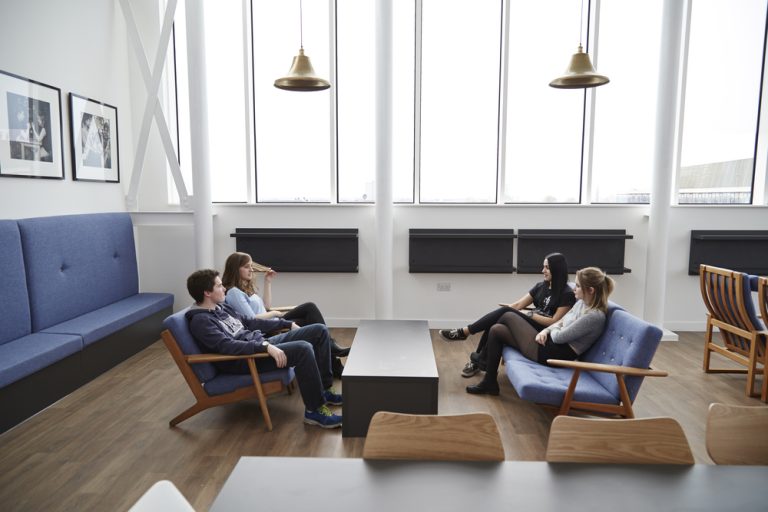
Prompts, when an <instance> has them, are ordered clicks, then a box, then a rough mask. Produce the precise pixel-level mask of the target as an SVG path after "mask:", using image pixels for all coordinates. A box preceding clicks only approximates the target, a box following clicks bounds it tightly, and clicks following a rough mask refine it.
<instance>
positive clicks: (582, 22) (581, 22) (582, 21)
mask: <svg viewBox="0 0 768 512" xmlns="http://www.w3.org/2000/svg"><path fill="white" fill-rule="evenodd" d="M580 14H581V17H580V18H579V46H581V35H582V31H583V30H584V0H581V13H580Z"/></svg>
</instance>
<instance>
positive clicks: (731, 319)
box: [699, 265, 757, 357]
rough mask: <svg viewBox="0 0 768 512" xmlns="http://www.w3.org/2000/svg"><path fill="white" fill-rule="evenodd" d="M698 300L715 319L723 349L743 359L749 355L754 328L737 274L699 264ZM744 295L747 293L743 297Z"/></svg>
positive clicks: (744, 284) (755, 327)
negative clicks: (735, 353)
mask: <svg viewBox="0 0 768 512" xmlns="http://www.w3.org/2000/svg"><path fill="white" fill-rule="evenodd" d="M699 284H700V287H701V298H702V300H703V301H704V306H706V308H707V311H708V312H709V314H710V315H711V316H712V318H714V319H715V320H718V321H720V322H722V323H723V324H726V325H720V324H716V325H717V327H719V328H720V335H721V337H722V339H723V343H724V344H725V346H726V348H728V349H729V350H733V351H735V352H738V353H740V354H742V355H744V356H747V357H748V356H749V353H750V337H751V333H752V332H754V331H755V330H756V329H757V326H756V325H755V324H754V323H753V321H752V319H751V318H750V315H749V313H747V309H746V305H745V303H744V297H745V294H744V287H745V286H749V284H748V283H745V282H744V276H743V274H742V273H741V272H734V271H732V270H728V269H724V268H719V267H713V266H710V265H701V266H700V267H699ZM747 295H748V294H747Z"/></svg>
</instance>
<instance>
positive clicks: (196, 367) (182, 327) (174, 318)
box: [163, 307, 253, 384]
mask: <svg viewBox="0 0 768 512" xmlns="http://www.w3.org/2000/svg"><path fill="white" fill-rule="evenodd" d="M188 310H189V307H186V308H184V309H182V310H181V311H179V312H177V313H174V314H172V315H171V316H169V317H168V318H166V319H165V320H163V327H165V328H166V329H168V330H169V331H171V334H173V337H174V338H176V343H178V344H179V348H180V349H181V352H182V353H183V354H184V355H187V356H191V355H194V354H200V353H201V352H200V347H198V345H197V342H196V341H195V338H193V337H192V333H191V332H190V331H189V322H188V321H187V319H186V317H185V316H184V315H185V314H186V313H187V311H188ZM190 366H191V367H192V371H194V372H195V375H197V378H198V379H199V380H200V382H201V383H203V384H205V383H206V382H208V381H210V380H212V379H213V378H214V377H216V374H217V373H218V372H217V371H216V367H215V366H213V365H212V364H211V363H200V364H193V365H190ZM251 383H253V380H251Z"/></svg>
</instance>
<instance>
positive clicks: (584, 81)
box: [549, 0, 610, 89]
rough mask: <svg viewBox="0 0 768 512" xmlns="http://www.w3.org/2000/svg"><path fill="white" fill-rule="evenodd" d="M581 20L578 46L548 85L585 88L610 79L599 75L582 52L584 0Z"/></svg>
mask: <svg viewBox="0 0 768 512" xmlns="http://www.w3.org/2000/svg"><path fill="white" fill-rule="evenodd" d="M581 16H582V19H581V22H580V25H579V48H578V50H576V53H574V54H573V56H571V62H570V63H569V64H568V67H567V68H566V70H565V73H563V75H562V76H560V77H558V78H555V79H554V80H552V81H551V82H549V86H550V87H555V88H557V89H586V88H588V87H597V86H600V85H605V84H607V83H608V82H609V81H610V80H608V77H607V76H605V75H599V74H597V72H596V71H595V68H594V66H592V61H590V60H589V54H586V53H584V48H583V47H582V46H581V27H582V26H583V24H584V0H581Z"/></svg>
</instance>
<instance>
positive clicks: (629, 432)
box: [546, 416, 694, 464]
mask: <svg viewBox="0 0 768 512" xmlns="http://www.w3.org/2000/svg"><path fill="white" fill-rule="evenodd" d="M546 460H547V461H548V462H588V463H612V464H693V463H694V460H693V454H692V453H691V447H690V446H689V444H688V439H687V438H686V437H685V433H684V432H683V429H682V427H681V426H680V424H679V423H678V422H677V421H675V420H674V419H672V418H663V417H662V418H642V419H621V420H611V419H603V418H578V417H573V416H557V417H556V418H555V419H554V421H553V422H552V428H551V430H550V432H549V441H548V443H547V455H546Z"/></svg>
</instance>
